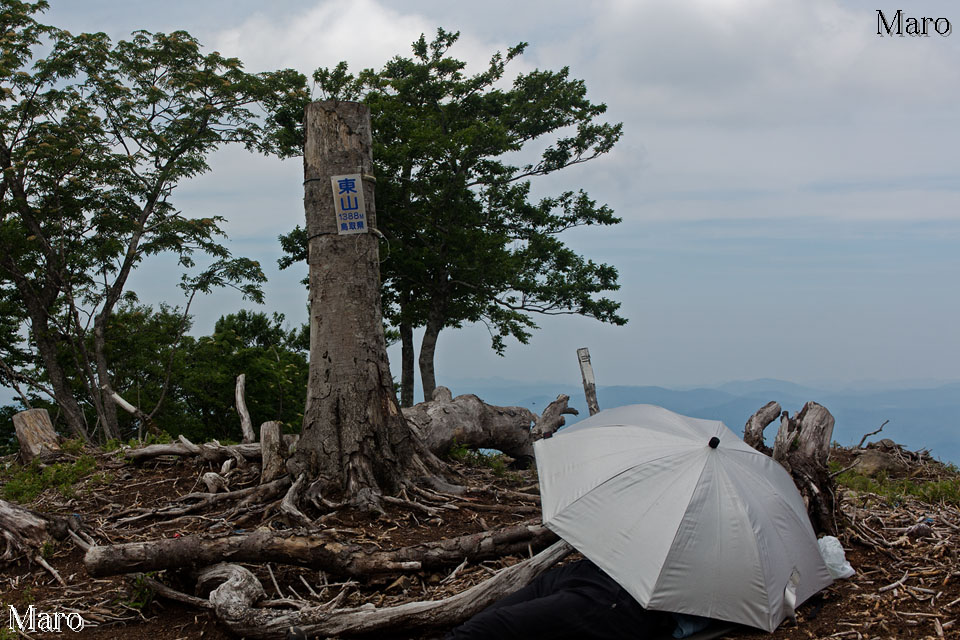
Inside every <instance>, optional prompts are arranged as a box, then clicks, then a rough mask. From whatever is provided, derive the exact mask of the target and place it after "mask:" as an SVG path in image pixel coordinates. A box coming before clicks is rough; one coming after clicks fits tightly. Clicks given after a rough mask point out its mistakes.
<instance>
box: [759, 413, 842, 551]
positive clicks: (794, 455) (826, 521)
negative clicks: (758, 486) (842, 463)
mask: <svg viewBox="0 0 960 640" xmlns="http://www.w3.org/2000/svg"><path fill="white" fill-rule="evenodd" d="M779 413H780V405H779V404H777V403H776V402H769V403H767V404H766V405H764V406H763V407H762V408H761V409H760V410H759V411H757V413H755V414H754V415H753V416H751V417H750V419H749V420H748V421H747V424H746V427H745V428H744V441H745V442H747V444H749V445H750V446H752V447H753V448H754V449H757V450H758V451H762V452H763V453H766V454H768V455H770V456H772V457H773V459H774V460H776V461H777V462H779V463H780V464H782V465H783V466H784V467H785V468H786V470H787V471H789V472H790V475H791V476H792V477H793V482H794V484H796V485H797V489H799V490H800V495H801V496H803V501H804V503H805V504H806V505H807V513H808V514H809V516H810V523H811V524H812V525H813V529H814V531H816V532H817V534H818V535H819V534H829V535H837V532H838V530H839V528H840V523H839V520H840V519H842V514H840V513H838V509H837V505H836V499H835V495H834V490H833V487H834V485H833V480H832V479H831V478H830V470H829V468H828V467H827V458H828V456H829V453H830V442H831V440H832V438H833V426H834V422H835V420H834V417H833V415H832V414H831V413H830V412H829V411H828V410H827V408H826V407H824V406H823V405H820V404H817V403H816V402H807V403H806V404H805V405H803V408H802V409H801V410H800V412H799V413H797V414H796V415H795V416H794V417H792V418H791V417H790V414H789V413H788V412H786V411H784V412H783V414H782V416H781V418H780V429H779V430H778V431H777V435H776V438H775V439H774V443H773V449H772V450H771V449H770V448H769V447H767V446H766V445H764V444H763V430H764V428H766V427H767V425H769V424H770V423H772V422H773V421H774V419H776V417H777V415H778V414H779Z"/></svg>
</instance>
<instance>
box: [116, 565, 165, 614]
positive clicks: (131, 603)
mask: <svg viewBox="0 0 960 640" xmlns="http://www.w3.org/2000/svg"><path fill="white" fill-rule="evenodd" d="M157 573H158V572H156V571H148V572H147V573H138V574H136V575H135V576H134V577H133V581H132V584H131V585H130V592H129V594H128V598H127V599H126V600H124V601H123V603H124V604H125V605H127V606H128V607H133V608H134V609H145V608H146V607H147V606H148V605H149V604H150V603H151V602H153V598H154V596H155V595H156V593H155V592H154V590H153V587H151V586H150V583H148V582H147V578H155V577H156V575H157Z"/></svg>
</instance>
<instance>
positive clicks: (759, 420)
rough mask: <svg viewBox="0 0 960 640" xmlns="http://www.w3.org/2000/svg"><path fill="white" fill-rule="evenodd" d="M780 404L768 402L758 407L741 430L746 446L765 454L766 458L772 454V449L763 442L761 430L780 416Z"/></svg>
mask: <svg viewBox="0 0 960 640" xmlns="http://www.w3.org/2000/svg"><path fill="white" fill-rule="evenodd" d="M780 411H781V409H780V403H779V402H774V401H772V400H771V401H770V402H768V403H767V404H765V405H763V406H762V407H760V409H759V410H757V412H756V413H755V414H753V415H752V416H750V419H749V420H747V425H746V426H745V427H744V428H743V441H744V442H746V443H747V444H748V445H750V446H751V447H753V448H754V449H756V450H757V451H760V452H761V453H765V454H767V455H768V456H769V455H771V454H772V453H773V449H771V448H770V447H768V446H767V445H766V444H764V442H763V430H764V429H766V428H767V427H768V426H769V425H770V423H771V422H773V421H774V420H776V419H777V416H779V415H780Z"/></svg>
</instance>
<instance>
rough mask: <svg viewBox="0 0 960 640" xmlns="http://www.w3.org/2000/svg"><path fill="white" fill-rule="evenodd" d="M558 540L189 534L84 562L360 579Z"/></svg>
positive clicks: (94, 570)
mask: <svg viewBox="0 0 960 640" xmlns="http://www.w3.org/2000/svg"><path fill="white" fill-rule="evenodd" d="M215 495H223V494H215ZM555 539H556V536H555V535H554V534H553V533H552V532H551V531H549V530H548V529H546V528H545V527H543V526H541V525H536V524H521V525H515V526H512V527H507V528H504V529H499V530H496V531H488V532H483V533H474V534H470V535H466V536H460V537H459V538H451V539H449V540H441V541H439V542H432V543H428V544H420V545H414V546H411V547H404V548H402V549H397V550H394V551H379V550H371V549H370V548H368V547H364V546H361V545H357V544H344V543H341V542H337V541H336V540H333V539H331V538H330V537H329V536H304V535H286V536H285V535H278V534H275V533H273V532H271V531H256V532H254V533H251V534H248V535H241V536H226V537H222V538H212V539H208V538H200V537H197V536H187V537H182V538H167V539H162V540H150V541H147V542H129V543H124V544H117V545H109V546H96V547H91V548H90V549H89V550H87V553H86V556H85V558H84V564H85V565H86V567H87V572H88V573H89V574H90V575H92V576H94V577H101V576H108V575H114V574H118V573H133V572H146V571H157V570H160V569H176V568H181V567H187V568H197V567H202V566H206V565H212V564H217V563H219V562H224V561H227V560H229V561H234V562H260V563H262V562H280V563H284V564H291V565H299V566H305V567H312V568H315V569H321V570H323V571H328V572H330V573H334V574H338V575H345V576H351V577H360V576H368V575H375V574H382V573H390V572H395V571H417V570H420V569H430V568H434V567H439V566H444V565H450V564H456V563H458V562H460V561H461V560H463V559H464V558H467V559H469V560H471V561H479V560H484V559H488V558H496V557H500V556H503V555H508V554H510V553H517V552H522V551H525V550H526V549H527V548H528V546H533V547H540V546H542V545H543V544H546V543H548V542H551V541H553V540H555Z"/></svg>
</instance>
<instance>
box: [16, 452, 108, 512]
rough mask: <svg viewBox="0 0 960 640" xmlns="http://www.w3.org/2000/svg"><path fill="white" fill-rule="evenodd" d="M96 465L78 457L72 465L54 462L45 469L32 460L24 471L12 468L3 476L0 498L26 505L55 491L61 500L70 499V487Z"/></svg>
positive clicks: (88, 458)
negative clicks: (50, 490)
mask: <svg viewBox="0 0 960 640" xmlns="http://www.w3.org/2000/svg"><path fill="white" fill-rule="evenodd" d="M96 468H97V461H96V460H95V459H94V458H93V457H92V456H89V455H82V456H80V457H79V458H77V459H76V460H75V461H73V462H57V463H54V464H51V465H48V466H46V467H43V466H41V465H40V462H39V461H38V460H33V461H32V462H31V463H30V464H28V465H27V466H25V467H14V468H13V469H11V470H9V471H8V472H7V474H8V479H7V482H6V483H5V484H4V485H3V498H4V499H5V500H9V501H11V502H30V501H31V500H33V499H34V498H36V497H37V496H38V495H40V493H41V492H43V491H44V490H46V489H50V488H52V487H56V489H57V490H59V491H60V493H61V494H63V495H64V496H65V497H68V498H69V497H72V496H73V485H74V483H76V482H78V481H80V480H82V479H83V478H85V477H87V476H88V475H90V474H91V473H92V472H93V470H94V469H96Z"/></svg>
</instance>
